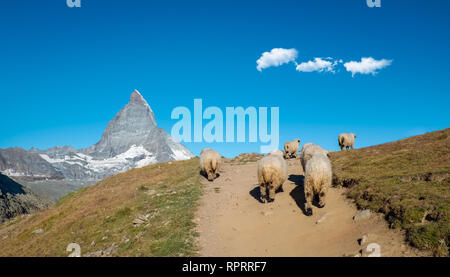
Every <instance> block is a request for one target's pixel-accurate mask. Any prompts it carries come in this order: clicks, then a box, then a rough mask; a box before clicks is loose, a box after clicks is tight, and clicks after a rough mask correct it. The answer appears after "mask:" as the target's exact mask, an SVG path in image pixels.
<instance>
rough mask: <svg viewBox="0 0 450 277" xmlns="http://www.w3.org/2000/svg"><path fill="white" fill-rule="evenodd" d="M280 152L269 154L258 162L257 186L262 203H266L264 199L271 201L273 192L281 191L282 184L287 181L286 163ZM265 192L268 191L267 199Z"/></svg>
mask: <svg viewBox="0 0 450 277" xmlns="http://www.w3.org/2000/svg"><path fill="white" fill-rule="evenodd" d="M280 152H281V151H280ZM280 152H275V153H273V154H269V155H268V156H265V157H264V158H262V159H261V160H259V161H258V184H259V188H260V191H261V198H260V200H261V201H262V202H266V198H267V200H268V201H269V202H271V201H273V200H274V198H275V191H277V190H281V191H282V190H283V187H282V186H283V183H284V182H285V181H286V179H287V165H286V161H285V160H284V158H283V155H282V154H280ZM267 191H269V195H268V197H267Z"/></svg>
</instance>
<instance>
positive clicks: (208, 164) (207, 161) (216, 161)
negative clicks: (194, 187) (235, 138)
mask: <svg viewBox="0 0 450 277" xmlns="http://www.w3.org/2000/svg"><path fill="white" fill-rule="evenodd" d="M221 163H222V157H221V156H220V154H219V152H217V151H214V150H212V149H211V148H205V149H203V150H202V151H201V152H200V169H201V173H202V174H204V175H206V176H207V178H208V180H209V181H213V180H214V179H215V178H217V175H218V173H219V171H220V167H221Z"/></svg>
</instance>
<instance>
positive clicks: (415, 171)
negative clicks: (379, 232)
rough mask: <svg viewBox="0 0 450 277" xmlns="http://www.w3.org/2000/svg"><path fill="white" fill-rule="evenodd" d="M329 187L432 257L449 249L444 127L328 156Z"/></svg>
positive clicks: (448, 138)
mask: <svg viewBox="0 0 450 277" xmlns="http://www.w3.org/2000/svg"><path fill="white" fill-rule="evenodd" d="M331 160H332V163H333V171H334V175H335V176H334V184H335V185H337V186H344V187H348V188H349V191H348V196H349V197H351V198H353V199H354V200H355V201H356V204H357V205H358V206H359V207H360V208H363V209H365V208H369V209H371V210H373V211H377V212H382V213H384V214H385V215H386V219H387V220H388V221H389V222H390V224H391V226H392V227H402V228H403V229H405V230H406V231H407V234H406V235H407V239H408V240H409V241H410V242H411V244H413V245H414V246H417V247H419V248H421V249H430V250H433V251H434V252H435V255H443V256H448V255H449V249H450V128H447V129H445V130H441V131H436V132H432V133H427V134H424V135H420V136H415V137H411V138H407V139H403V140H399V141H395V142H391V143H386V144H382V145H376V146H372V147H367V148H361V149H356V150H351V151H339V152H334V153H332V154H331Z"/></svg>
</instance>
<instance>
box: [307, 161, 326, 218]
mask: <svg viewBox="0 0 450 277" xmlns="http://www.w3.org/2000/svg"><path fill="white" fill-rule="evenodd" d="M331 178H332V173H331V163H330V160H329V159H328V157H327V156H326V155H324V154H323V153H322V154H315V155H313V156H312V157H311V159H309V161H308V162H307V163H306V170H305V186H304V187H305V198H306V203H305V212H306V215H308V216H311V215H312V202H313V199H314V196H317V198H318V200H319V201H318V206H319V207H320V208H322V207H324V206H325V195H326V192H327V189H328V187H330V186H331Z"/></svg>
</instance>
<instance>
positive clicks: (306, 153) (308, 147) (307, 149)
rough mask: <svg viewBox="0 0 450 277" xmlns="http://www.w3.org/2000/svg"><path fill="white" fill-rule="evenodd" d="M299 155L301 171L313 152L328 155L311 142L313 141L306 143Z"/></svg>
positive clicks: (304, 168)
mask: <svg viewBox="0 0 450 277" xmlns="http://www.w3.org/2000/svg"><path fill="white" fill-rule="evenodd" d="M302 150H303V151H302V152H301V156H300V162H301V164H302V167H303V172H305V170H306V164H307V163H308V161H309V160H310V159H311V158H312V156H314V155H315V154H324V155H325V156H327V155H328V151H327V150H325V149H323V148H322V147H320V146H319V145H316V144H313V143H307V144H305V145H304V146H303V148H302Z"/></svg>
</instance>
